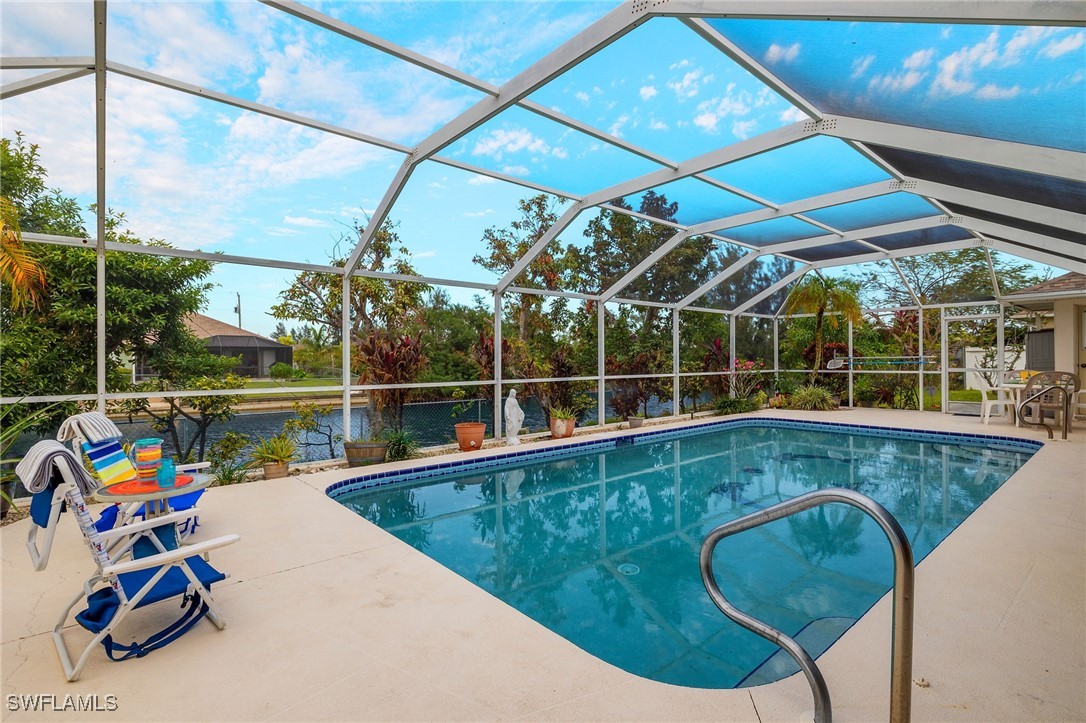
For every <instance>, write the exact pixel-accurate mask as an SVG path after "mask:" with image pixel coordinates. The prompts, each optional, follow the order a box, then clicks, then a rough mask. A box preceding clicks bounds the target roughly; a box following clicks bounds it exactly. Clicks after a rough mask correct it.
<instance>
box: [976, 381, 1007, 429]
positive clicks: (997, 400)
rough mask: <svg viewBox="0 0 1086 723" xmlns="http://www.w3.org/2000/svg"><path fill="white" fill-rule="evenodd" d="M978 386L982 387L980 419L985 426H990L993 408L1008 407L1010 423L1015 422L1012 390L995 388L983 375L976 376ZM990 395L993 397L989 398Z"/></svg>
mask: <svg viewBox="0 0 1086 723" xmlns="http://www.w3.org/2000/svg"><path fill="white" fill-rule="evenodd" d="M976 380H977V385H978V386H979V387H980V419H981V421H982V422H983V423H984V424H988V419H989V418H990V417H991V415H992V409H993V408H997V409H998V408H1000V407H1006V408H1007V409H1009V410H1010V412H1011V413H1010V421H1012V422H1013V421H1014V415H1015V409H1014V395H1013V394H1012V392H1011V390H1010V389H1000V388H998V387H993V386H992V385H991V384H989V383H988V380H987V379H985V378H984V375H983V374H977V375H976ZM989 395H993V396H991V397H989Z"/></svg>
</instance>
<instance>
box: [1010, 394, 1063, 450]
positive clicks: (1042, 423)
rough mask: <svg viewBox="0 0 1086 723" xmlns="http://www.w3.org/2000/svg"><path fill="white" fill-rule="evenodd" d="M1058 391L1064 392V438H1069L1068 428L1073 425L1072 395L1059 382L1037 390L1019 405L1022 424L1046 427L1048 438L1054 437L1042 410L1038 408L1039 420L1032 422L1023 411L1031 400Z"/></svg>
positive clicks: (1018, 412) (1019, 417) (1019, 416)
mask: <svg viewBox="0 0 1086 723" xmlns="http://www.w3.org/2000/svg"><path fill="white" fill-rule="evenodd" d="M1056 391H1059V392H1061V393H1062V394H1063V439H1067V430H1068V429H1069V428H1070V427H1071V395H1070V394H1069V393H1068V391H1067V388H1066V387H1063V386H1061V385H1059V384H1053V385H1052V386H1050V387H1045V388H1044V389H1042V390H1041V391H1039V392H1037V393H1036V394H1032V395H1030V396H1029V397H1028V398H1027V399H1024V400H1023V401H1022V403H1021V404H1019V405H1018V410H1017V414H1018V419H1020V420H1021V421H1022V424H1025V425H1027V426H1030V427H1044V428H1045V430H1046V431H1047V432H1048V438H1049V439H1053V436H1052V427H1050V426H1048V425H1047V424H1045V417H1044V413H1043V412H1042V411H1040V410H1038V412H1037V419H1038V421H1036V422H1031V421H1029V420H1028V419H1026V418H1024V417H1023V416H1022V412H1023V410H1025V408H1026V405H1027V404H1029V403H1030V402H1032V401H1034V400H1038V399H1040V398H1041V397H1043V396H1045V395H1046V394H1048V393H1049V392H1056ZM1038 404H1040V403H1039V402H1038Z"/></svg>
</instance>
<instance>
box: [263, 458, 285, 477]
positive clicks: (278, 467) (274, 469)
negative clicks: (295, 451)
mask: <svg viewBox="0 0 1086 723" xmlns="http://www.w3.org/2000/svg"><path fill="white" fill-rule="evenodd" d="M288 469H290V463H289V462H265V463H264V479H277V478H279V477H286V476H287V470H288Z"/></svg>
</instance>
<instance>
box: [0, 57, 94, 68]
mask: <svg viewBox="0 0 1086 723" xmlns="http://www.w3.org/2000/svg"><path fill="white" fill-rule="evenodd" d="M55 68H88V69H90V70H94V56H92V55H40V56H11V57H8V58H0V70H52V69H55Z"/></svg>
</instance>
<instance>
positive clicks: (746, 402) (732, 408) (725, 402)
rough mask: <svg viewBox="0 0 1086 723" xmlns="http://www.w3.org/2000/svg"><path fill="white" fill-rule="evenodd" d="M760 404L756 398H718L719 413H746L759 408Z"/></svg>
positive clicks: (717, 408)
mask: <svg viewBox="0 0 1086 723" xmlns="http://www.w3.org/2000/svg"><path fill="white" fill-rule="evenodd" d="M759 408H760V405H759V404H758V402H757V401H756V400H754V399H740V398H739V397H721V398H720V399H718V400H716V411H717V412H718V413H719V414H745V413H746V412H753V411H754V410H756V409H759Z"/></svg>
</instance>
